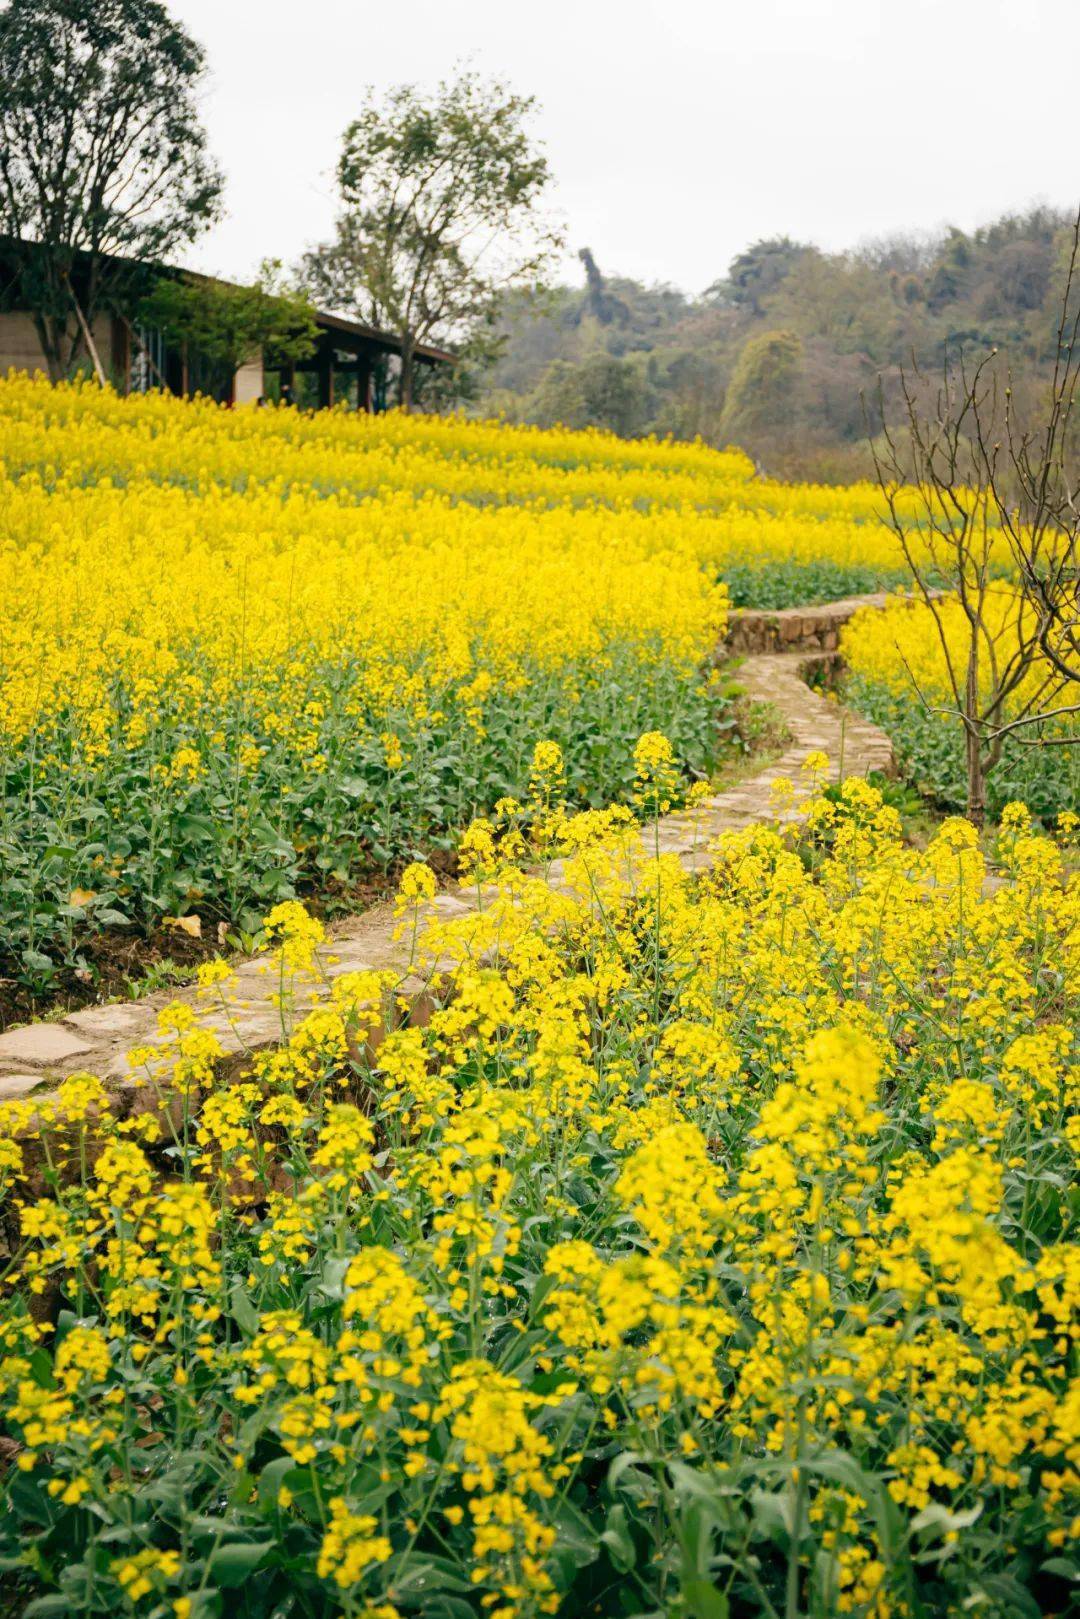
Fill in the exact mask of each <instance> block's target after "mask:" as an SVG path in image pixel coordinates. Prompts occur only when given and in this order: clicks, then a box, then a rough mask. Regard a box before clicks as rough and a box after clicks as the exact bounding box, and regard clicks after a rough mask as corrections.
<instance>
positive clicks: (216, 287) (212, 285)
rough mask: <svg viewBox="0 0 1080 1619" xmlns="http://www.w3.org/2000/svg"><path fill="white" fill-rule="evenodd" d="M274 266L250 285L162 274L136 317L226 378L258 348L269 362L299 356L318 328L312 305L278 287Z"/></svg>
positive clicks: (307, 351) (265, 268) (305, 354)
mask: <svg viewBox="0 0 1080 1619" xmlns="http://www.w3.org/2000/svg"><path fill="white" fill-rule="evenodd" d="M277 268H278V267H276V266H275V265H273V264H270V263H267V264H264V265H263V267H262V270H261V272H260V275H259V279H258V280H257V281H256V282H255V283H254V285H252V286H249V287H241V286H234V285H232V284H231V283H229V282H227V281H215V280H212V279H210V278H209V277H206V276H192V275H187V276H182V277H176V276H163V277H161V278H160V279H159V280H158V281H157V283H156V284H155V286H154V288H153V291H152V292H151V293H150V295H149V297H148V298H146V299H145V300H144V302H143V304H142V307H141V311H140V313H141V318H142V319H143V320H144V321H145V322H146V323H147V325H150V326H157V327H160V328H161V330H162V331H164V332H165V333H166V334H167V335H168V336H169V337H170V338H171V339H172V340H173V341H174V342H185V343H187V344H188V346H189V348H190V349H191V350H192V351H193V352H195V353H197V354H198V355H199V356H200V357H202V358H203V359H205V360H207V361H209V362H210V363H211V365H213V366H215V367H216V368H217V369H218V370H219V371H220V372H221V373H222V374H223V375H224V377H225V378H228V377H229V376H231V375H232V373H233V372H234V371H236V369H237V368H238V367H239V366H241V365H243V364H244V362H245V361H246V360H250V359H251V358H252V357H253V356H255V355H257V354H258V353H259V352H260V351H261V352H262V353H263V354H264V355H265V356H266V358H267V361H268V362H269V363H271V364H277V365H284V364H287V363H288V362H289V361H292V360H304V359H307V357H308V356H309V355H310V354H311V353H312V351H313V350H314V347H315V340H316V338H317V337H318V334H319V328H318V326H317V324H316V321H315V309H314V307H313V306H312V304H311V303H310V302H309V300H308V299H307V298H306V297H305V296H304V295H303V294H302V293H299V292H295V291H293V290H291V289H288V288H284V287H281V286H280V285H279V284H278V283H277V280H276V272H277Z"/></svg>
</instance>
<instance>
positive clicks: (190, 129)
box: [0, 0, 221, 380]
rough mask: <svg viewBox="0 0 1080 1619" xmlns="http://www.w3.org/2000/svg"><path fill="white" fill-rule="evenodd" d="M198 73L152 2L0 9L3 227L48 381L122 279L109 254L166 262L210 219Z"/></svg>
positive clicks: (71, 0) (194, 51)
mask: <svg viewBox="0 0 1080 1619" xmlns="http://www.w3.org/2000/svg"><path fill="white" fill-rule="evenodd" d="M202 73H203V53H202V51H201V49H200V47H199V46H198V45H196V44H195V42H194V41H193V40H192V39H191V38H190V37H189V35H188V34H187V33H186V32H185V31H184V29H183V28H181V27H180V26H179V25H178V24H177V23H175V22H173V20H172V19H171V18H170V16H169V14H168V12H167V11H166V10H165V7H164V6H162V5H159V4H157V3H156V0H10V4H9V5H8V7H7V9H6V10H5V11H4V12H3V13H0V232H2V233H3V234H4V235H7V236H9V237H11V238H13V241H12V244H11V253H12V255H13V256H14V259H15V263H16V269H17V285H16V287H15V288H14V289H13V291H14V295H15V296H16V297H17V298H18V300H19V302H20V303H21V304H22V305H23V306H24V307H28V308H29V309H30V310H31V311H32V314H33V318H34V324H35V326H36V328H37V333H38V337H39V340H40V342H41V347H42V352H43V354H44V355H45V359H46V362H47V364H48V367H49V374H50V375H51V376H52V377H53V379H54V380H59V379H60V378H61V377H64V376H66V375H67V373H68V371H69V370H70V368H71V366H72V365H73V364H74V363H75V361H76V360H77V359H78V357H79V354H80V351H81V349H82V347H83V345H84V343H85V341H86V339H85V336H84V323H85V328H86V329H89V328H90V327H92V324H93V320H94V316H95V315H96V314H97V313H98V311H99V310H100V309H102V308H108V307H110V305H111V304H112V303H114V301H115V300H116V299H117V298H118V297H119V296H120V294H121V291H122V288H123V287H124V286H125V285H130V283H131V279H132V276H133V273H134V272H133V266H132V264H131V263H130V262H128V263H124V262H117V260H118V259H119V260H128V261H131V260H136V261H137V260H147V259H150V260H154V259H160V258H162V257H163V256H165V255H166V254H169V253H171V252H174V251H175V250H176V249H177V248H178V247H180V246H181V245H182V244H184V243H186V242H188V241H190V240H191V239H192V238H193V237H194V236H195V235H197V233H198V232H199V231H200V230H201V229H203V228H204V227H205V226H207V225H208V224H209V223H210V222H211V221H212V220H213V218H214V217H215V214H216V210H217V204H218V198H219V194H220V190H221V179H220V176H219V174H218V171H217V169H216V168H215V166H214V165H213V163H212V162H211V160H210V159H209V157H208V155H207V151H206V139H205V134H204V132H203V128H202V125H201V122H200V120H199V116H198V111H197V108H196V104H195V91H196V88H197V86H198V83H199V80H200V79H201V77H202ZM77 265H78V269H79V281H80V298H79V301H78V302H76V299H75V294H74V292H73V290H72V285H71V278H72V274H73V272H74V271H75V269H76V266H77Z"/></svg>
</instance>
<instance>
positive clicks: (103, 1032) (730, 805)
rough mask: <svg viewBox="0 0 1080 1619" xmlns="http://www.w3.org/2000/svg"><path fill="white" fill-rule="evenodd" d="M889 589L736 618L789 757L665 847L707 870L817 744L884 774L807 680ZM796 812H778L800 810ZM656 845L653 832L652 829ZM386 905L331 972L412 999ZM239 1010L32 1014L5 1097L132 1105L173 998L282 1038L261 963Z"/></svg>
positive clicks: (859, 772) (670, 823) (846, 715)
mask: <svg viewBox="0 0 1080 1619" xmlns="http://www.w3.org/2000/svg"><path fill="white" fill-rule="evenodd" d="M886 600H887V598H886V597H885V596H883V595H877V596H862V597H851V598H849V599H848V600H846V601H841V602H832V603H830V604H828V605H826V606H822V607H814V608H806V607H802V608H789V609H786V610H785V611H783V612H776V613H764V612H740V613H735V614H733V615H732V620H731V625H730V628H729V632H728V638H727V642H726V646H725V651H726V652H736V653H743V654H745V655H746V656H745V661H744V662H743V664H742V666H741V668H740V669H739V671H738V680H739V682H740V684H741V685H742V687H743V688H744V690H745V693H746V696H747V697H748V698H749V699H750V700H751V701H754V702H760V703H769V704H771V705H772V706H773V708H774V709H775V710H776V711H777V712H778V714H779V716H780V718H781V720H782V722H783V725H784V728H785V730H786V731H787V734H788V736H789V737H790V741H789V744H788V746H787V748H786V750H785V752H784V753H783V755H782V756H781V757H780V758H779V759H777V760H774V761H773V763H772V764H770V765H768V766H766V767H765V769H763V770H761V771H759V772H758V774H757V775H755V776H753V777H751V778H750V779H749V780H747V781H743V782H740V783H739V785H738V786H736V787H733V788H731V789H730V790H729V791H727V792H724V793H719V794H717V795H716V796H715V797H713V798H707V799H705V800H704V801H703V802H702V803H701V804H699V805H698V806H697V807H696V808H695V810H694V811H693V814H692V815H691V814H689V813H687V812H679V813H677V814H674V815H670V816H667V817H665V819H664V820H662V821H661V823H660V849H661V852H663V853H665V854H675V855H678V857H679V858H680V860H681V861H682V862H683V864H684V866H686V867H687V869H695V868H702V867H705V866H706V865H707V864H708V862H709V855H708V845H709V843H710V842H711V841H712V840H713V838H715V837H716V835H717V834H718V833H720V832H724V831H730V830H733V829H736V828H739V827H743V826H748V825H749V824H750V823H751V822H752V821H760V820H763V819H767V818H770V817H771V818H773V819H775V818H777V812H776V810H775V808H774V795H773V783H774V781H776V779H777V778H778V777H786V778H787V779H788V780H789V781H791V782H792V783H793V784H794V785H795V786H796V787H805V785H806V778H805V775H804V774H803V768H802V767H803V765H804V763H805V761H806V759H807V757H808V756H809V755H810V754H812V753H819V752H820V753H823V754H825V755H826V756H827V757H828V760H829V769H830V773H831V777H832V779H833V780H834V781H835V780H837V779H839V777H840V776H841V774H843V775H844V776H865V775H867V774H868V773H869V772H870V771H875V770H877V771H887V770H889V769H890V768H891V766H892V763H893V754H892V745H891V743H890V742H889V739H888V737H887V736H886V735H885V734H884V732H882V731H880V730H879V729H878V728H877V726H875V725H871V724H869V722H868V721H866V720H863V719H860V718H859V717H858V715H856V714H853V713H852V712H851V711H850V710H849V709H845V708H844V707H843V706H842V705H840V704H839V703H837V702H835V701H833V700H831V699H829V698H826V697H822V696H820V695H819V694H818V693H817V692H814V691H812V690H811V689H810V687H809V686H807V684H806V682H805V681H804V679H803V678H802V676H803V672H804V671H805V670H806V668H807V666H808V664H810V663H812V662H814V661H820V660H822V659H826V658H828V657H829V656H830V655H831V654H832V653H833V652H834V651H835V649H836V646H837V642H838V638H839V631H840V627H841V625H842V624H843V623H844V622H845V621H846V620H847V619H848V618H850V617H851V615H852V614H853V613H854V612H856V611H857V610H858V609H859V608H861V607H881V606H883V605H884V603H885V601H886ZM796 815H797V811H796V810H795V809H793V808H790V807H789V808H788V809H786V810H784V811H781V812H780V814H779V818H780V819H792V818H795V816H796ZM648 844H649V847H650V849H651V848H652V847H653V834H652V833H651V832H650V834H649V838H648ZM475 903H476V901H475V899H470V898H469V897H468V896H461V897H459V896H458V895H456V894H440V895H439V896H438V897H437V898H436V899H435V900H434V901H433V904H434V906H435V907H436V909H437V910H439V911H442V912H444V913H445V914H446V915H448V916H453V915H460V914H462V913H463V912H465V911H467V910H469V909H471V908H473V906H474V905H475ZM394 927H395V922H394V915H393V910H392V907H391V906H390V905H389V904H384V905H379V906H376V907H374V908H373V909H372V910H369V911H366V912H364V914H363V915H361V916H357V917H351V918H349V919H348V920H346V921H344V922H342V923H340V924H338V925H337V926H335V927H334V928H333V929H332V930H331V934H330V939H329V943H328V947H327V953H328V954H330V955H332V956H334V957H335V960H334V963H333V965H331V966H329V967H328V969H327V976H328V978H333V977H336V976H337V975H339V974H341V973H348V972H358V971H363V970H365V969H369V968H378V969H384V968H385V969H392V970H396V971H398V972H400V974H401V982H400V984H399V986H398V990H397V993H398V994H399V995H403V996H404V997H405V998H406V999H408V998H410V997H411V996H412V995H419V994H422V993H424V992H425V991H426V989H427V986H426V984H424V983H423V982H422V981H420V980H419V979H415V978H411V977H410V976H409V965H408V961H407V959H406V957H407V952H406V951H405V950H404V949H403V947H402V946H401V945H400V944H397V943H395V940H394ZM237 980H238V981H237V993H238V994H239V996H240V1009H239V1010H238V1011H237V1012H235V1013H234V1014H233V1016H232V1017H231V1019H230V1018H226V1017H225V1016H224V1015H219V1016H214V1015H207V1014H206V1010H205V1007H203V1006H202V1005H201V1003H200V1002H199V1001H198V997H197V993H196V991H195V989H194V988H190V989H181V990H162V991H159V992H156V993H154V994H152V995H147V996H145V997H144V998H143V999H142V1000H138V1001H127V1002H119V1003H116V1004H111V1005H107V1006H92V1007H87V1008H86V1009H85V1010H83V1011H81V1012H71V1013H69V1014H68V1015H67V1016H66V1017H64V1018H62V1019H60V1020H58V1021H55V1022H43V1023H31V1024H26V1025H25V1026H24V1027H22V1028H17V1029H10V1030H8V1031H7V1032H6V1033H4V1034H0V1101H12V1100H15V1099H16V1098H20V1097H27V1096H30V1095H35V1096H36V1095H38V1094H41V1095H44V1094H46V1093H47V1091H48V1089H49V1087H50V1085H51V1084H53V1083H55V1082H56V1081H57V1080H59V1079H63V1078H64V1077H66V1076H67V1075H69V1074H73V1073H83V1072H89V1073H93V1074H95V1075H97V1076H98V1077H99V1078H101V1079H102V1080H104V1081H106V1082H107V1083H108V1084H109V1086H110V1089H111V1090H113V1091H114V1092H115V1093H116V1101H117V1105H118V1110H119V1111H124V1101H125V1093H127V1094H128V1095H133V1094H134V1089H135V1084H136V1081H135V1078H134V1076H133V1074H132V1071H131V1067H130V1064H129V1063H128V1059H127V1053H128V1051H129V1050H131V1049H132V1048H134V1047H136V1046H139V1045H146V1044H151V1043H153V1042H154V1040H155V1039H156V1037H157V1017H158V1013H159V1012H160V1011H161V1009H162V1008H163V1007H165V1006H167V1005H169V1004H171V1003H173V1002H175V1001H181V1002H184V1003H187V1004H190V1005H192V1006H199V1021H200V1023H201V1024H202V1025H203V1026H204V1027H208V1028H212V1029H214V1031H215V1033H216V1034H217V1036H218V1039H219V1041H220V1043H221V1046H222V1049H223V1051H224V1053H225V1054H226V1056H239V1055H242V1054H243V1053H244V1052H250V1051H256V1050H259V1049H262V1048H265V1047H267V1046H271V1045H274V1044H276V1043H278V1042H279V1041H280V1039H281V1032H282V1031H281V1018H280V1014H279V1012H278V1010H277V1009H276V1007H275V1006H274V1004H273V1002H272V999H271V997H272V995H273V993H274V989H275V987H276V981H275V980H274V979H273V977H272V976H269V975H268V974H267V973H266V971H265V966H264V964H263V963H262V962H260V961H258V960H252V961H246V962H243V963H241V965H240V966H239V968H238V970H237Z"/></svg>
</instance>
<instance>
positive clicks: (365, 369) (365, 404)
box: [356, 360, 371, 416]
mask: <svg viewBox="0 0 1080 1619" xmlns="http://www.w3.org/2000/svg"><path fill="white" fill-rule="evenodd" d="M356 408H357V410H366V411H367V413H368V415H369V416H370V414H371V361H370V360H357V362H356Z"/></svg>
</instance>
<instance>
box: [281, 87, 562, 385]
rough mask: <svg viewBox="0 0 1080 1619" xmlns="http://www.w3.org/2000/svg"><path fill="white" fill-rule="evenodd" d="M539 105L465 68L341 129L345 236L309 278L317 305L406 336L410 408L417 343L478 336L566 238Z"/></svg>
mask: <svg viewBox="0 0 1080 1619" xmlns="http://www.w3.org/2000/svg"><path fill="white" fill-rule="evenodd" d="M533 105H534V103H533V99H532V97H529V96H519V95H516V94H514V93H513V92H512V91H511V90H510V89H509V88H508V87H507V86H506V85H505V84H503V83H501V82H499V81H498V80H492V81H490V82H488V81H484V80H482V79H480V78H479V77H478V76H477V75H476V74H474V73H471V72H464V73H460V74H459V75H458V76H457V77H456V78H455V79H453V80H451V81H447V82H444V83H441V84H440V85H439V86H438V88H437V89H436V90H435V91H434V93H433V94H430V95H428V94H425V93H424V92H422V91H421V90H420V89H418V88H417V87H416V86H415V85H400V86H398V87H397V89H395V90H393V91H392V92H391V93H390V95H389V97H386V96H384V95H383V94H381V93H378V94H377V93H376V92H375V91H374V90H369V91H368V94H367V99H366V102H365V105H364V107H363V110H362V111H361V113H360V116H359V117H358V118H357V119H355V120H354V122H353V123H351V124H350V125H349V127H348V129H347V130H346V132H345V140H344V146H343V149H342V153H341V159H340V161H339V163H338V170H337V175H338V184H339V187H340V192H341V200H342V205H343V207H342V212H341V215H340V217H339V219H338V222H337V227H336V232H335V236H334V239H333V240H332V241H331V242H330V243H327V244H324V245H323V246H321V247H319V248H317V249H315V250H314V251H313V252H312V253H309V254H308V255H307V256H306V258H305V260H304V262H303V266H302V270H301V273H302V276H303V279H304V281H305V284H306V285H307V287H308V288H309V290H310V291H311V292H312V294H313V295H314V296H315V297H317V298H318V299H319V300H320V301H322V302H327V303H330V304H333V305H337V306H338V307H341V308H342V309H345V310H349V311H351V312H352V313H354V314H356V315H358V316H359V317H360V318H361V319H363V320H367V321H369V322H371V324H373V325H376V326H384V327H388V328H389V329H390V330H392V331H394V332H396V333H397V334H398V336H399V337H400V339H401V404H402V406H403V407H404V408H405V409H408V408H409V406H410V404H411V403H412V399H413V378H414V360H415V354H416V347H417V345H418V344H420V343H423V342H425V341H430V340H432V339H435V340H440V341H442V342H446V343H451V344H453V345H455V346H457V347H462V346H466V347H468V346H469V345H470V344H472V343H474V342H475V341H476V340H477V339H478V338H482V334H483V333H484V332H485V330H486V331H488V332H490V329H491V325H492V321H493V316H494V312H495V310H496V308H497V306H498V302H499V298H500V296H501V294H502V293H504V292H505V291H507V290H509V289H510V288H513V287H521V286H529V285H538V284H539V283H540V281H541V280H542V278H543V276H544V273H545V271H546V270H547V268H548V265H549V264H550V262H551V259H552V255H553V252H554V250H555V249H556V248H557V246H558V245H559V243H560V239H559V236H558V233H557V231H555V229H554V228H553V227H552V225H551V224H550V223H549V222H548V221H547V220H546V219H544V218H543V217H542V215H541V204H542V201H543V198H544V193H545V192H546V190H547V188H548V186H549V185H550V182H551V171H550V169H549V168H548V163H547V159H546V157H545V156H544V155H543V152H542V151H541V150H540V149H539V147H538V146H537V144H536V142H535V140H534V139H533V137H532V135H531V133H530V131H529V128H528V118H529V114H530V113H531V112H532V109H533Z"/></svg>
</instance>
